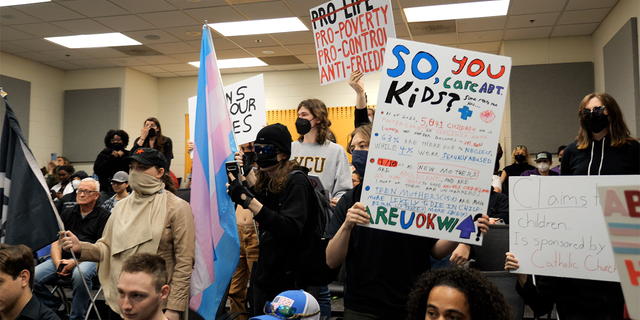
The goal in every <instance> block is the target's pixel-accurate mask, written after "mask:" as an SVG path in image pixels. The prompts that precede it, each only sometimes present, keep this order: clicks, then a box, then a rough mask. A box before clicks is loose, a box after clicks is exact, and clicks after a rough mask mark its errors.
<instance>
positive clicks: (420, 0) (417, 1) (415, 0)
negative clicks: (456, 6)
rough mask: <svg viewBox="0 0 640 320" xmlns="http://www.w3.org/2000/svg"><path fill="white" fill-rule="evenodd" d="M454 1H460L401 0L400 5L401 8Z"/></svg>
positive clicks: (451, 0)
mask: <svg viewBox="0 0 640 320" xmlns="http://www.w3.org/2000/svg"><path fill="white" fill-rule="evenodd" d="M454 2H462V1H454V0H429V1H424V0H401V1H400V4H401V5H402V8H403V9H406V8H413V7H422V6H427V5H428V6H435V5H439V4H450V3H454ZM464 2H469V1H464Z"/></svg>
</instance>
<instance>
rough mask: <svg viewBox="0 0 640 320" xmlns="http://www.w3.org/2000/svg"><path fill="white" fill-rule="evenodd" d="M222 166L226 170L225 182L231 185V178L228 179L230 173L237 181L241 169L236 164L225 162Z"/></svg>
mask: <svg viewBox="0 0 640 320" xmlns="http://www.w3.org/2000/svg"><path fill="white" fill-rule="evenodd" d="M224 166H225V168H226V169H227V181H229V183H231V178H229V173H231V174H232V175H233V177H234V178H236V179H239V177H240V173H241V170H242V169H241V168H240V166H238V163H237V162H235V161H227V162H226V163H225V164H224Z"/></svg>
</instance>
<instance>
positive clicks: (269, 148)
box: [253, 146, 278, 154]
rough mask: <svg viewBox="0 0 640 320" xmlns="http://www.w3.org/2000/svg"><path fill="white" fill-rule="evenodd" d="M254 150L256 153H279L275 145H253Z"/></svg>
mask: <svg viewBox="0 0 640 320" xmlns="http://www.w3.org/2000/svg"><path fill="white" fill-rule="evenodd" d="M253 151H254V152H255V153H256V154H260V153H263V154H273V153H277V152H278V149H277V148H276V147H274V146H253Z"/></svg>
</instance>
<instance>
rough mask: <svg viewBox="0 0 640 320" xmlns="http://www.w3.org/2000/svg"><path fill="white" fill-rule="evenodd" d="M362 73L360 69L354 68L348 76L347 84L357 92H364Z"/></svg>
mask: <svg viewBox="0 0 640 320" xmlns="http://www.w3.org/2000/svg"><path fill="white" fill-rule="evenodd" d="M363 75H364V74H363V73H362V71H360V70H356V71H354V72H352V73H351V76H350V77H349V85H350V86H351V88H353V90H355V92H356V93H358V94H360V93H364V83H363V82H362V76H363Z"/></svg>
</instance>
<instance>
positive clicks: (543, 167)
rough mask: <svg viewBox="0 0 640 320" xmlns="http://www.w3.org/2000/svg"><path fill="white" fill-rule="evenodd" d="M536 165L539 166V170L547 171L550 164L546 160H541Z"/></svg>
mask: <svg viewBox="0 0 640 320" xmlns="http://www.w3.org/2000/svg"><path fill="white" fill-rule="evenodd" d="M536 167H538V171H540V172H547V171H549V164H548V163H546V162H539V163H538V164H537V165H536Z"/></svg>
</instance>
